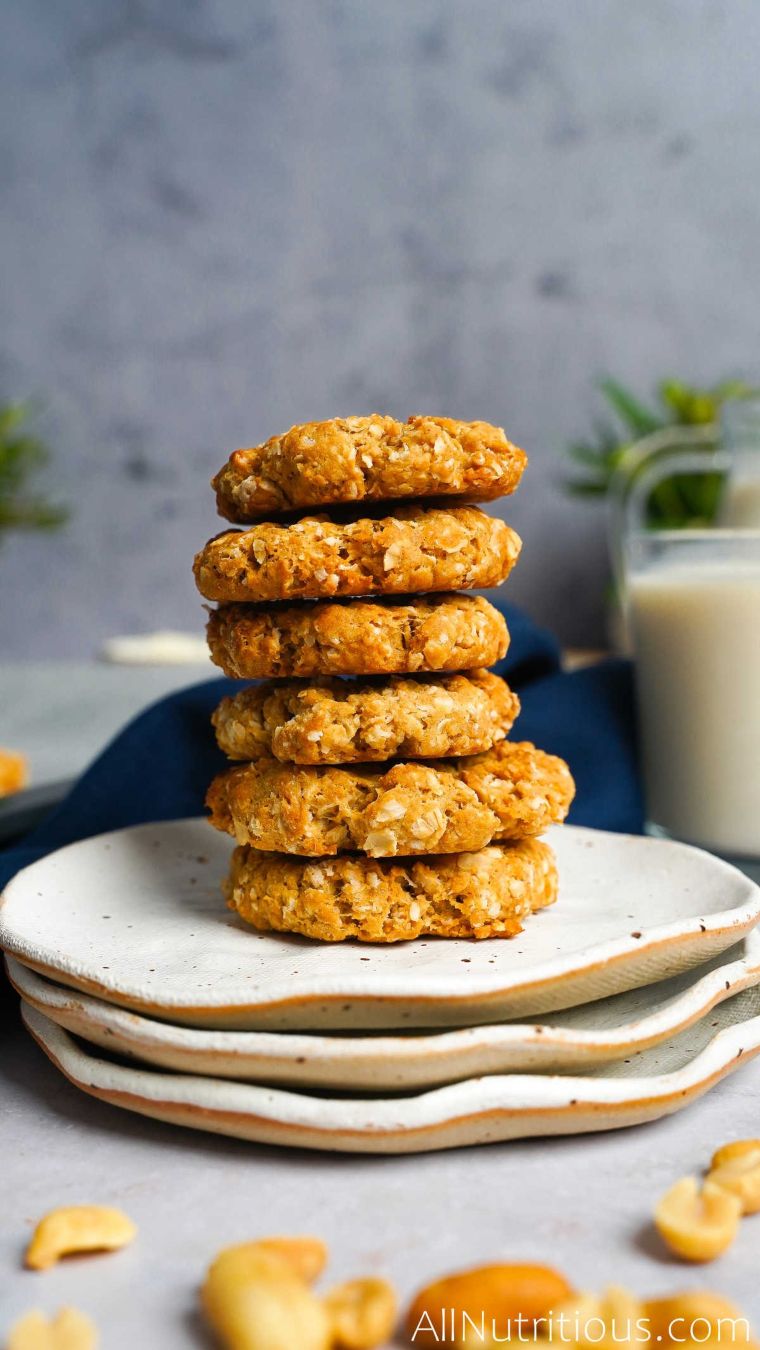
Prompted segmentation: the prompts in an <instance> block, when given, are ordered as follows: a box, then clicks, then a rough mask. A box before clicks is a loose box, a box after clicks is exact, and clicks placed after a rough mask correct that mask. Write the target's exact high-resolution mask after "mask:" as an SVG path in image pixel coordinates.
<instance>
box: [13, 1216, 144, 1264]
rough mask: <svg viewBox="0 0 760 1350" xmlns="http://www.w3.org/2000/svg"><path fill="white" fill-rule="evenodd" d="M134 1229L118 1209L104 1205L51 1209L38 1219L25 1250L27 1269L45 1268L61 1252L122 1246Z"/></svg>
mask: <svg viewBox="0 0 760 1350" xmlns="http://www.w3.org/2000/svg"><path fill="white" fill-rule="evenodd" d="M136 1235H137V1229H136V1228H135V1225H134V1224H133V1223H132V1220H131V1219H128V1218H127V1216H126V1214H122V1212H121V1210H120V1209H109V1208H108V1207H107V1206H105V1205H71V1206H68V1207H67V1208H63V1209H54V1210H51V1212H50V1214H46V1215H45V1217H44V1219H40V1221H39V1223H38V1224H37V1227H36V1228H35V1230H34V1233H33V1234H32V1240H31V1242H30V1243H29V1246H28V1247H27V1251H26V1258H25V1259H26V1265H27V1266H28V1267H29V1268H30V1270H47V1269H48V1267H49V1266H54V1265H55V1263H56V1261H59V1260H60V1258H61V1257H62V1256H70V1255H73V1254H75V1253H77V1254H78V1253H80V1252H113V1251H117V1250H118V1248H119V1247H126V1246H127V1244H128V1243H130V1242H132V1240H133V1239H134V1238H135V1237H136Z"/></svg>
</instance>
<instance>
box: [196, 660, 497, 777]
mask: <svg viewBox="0 0 760 1350" xmlns="http://www.w3.org/2000/svg"><path fill="white" fill-rule="evenodd" d="M519 711H520V701H519V699H518V697H517V695H516V694H514V693H513V692H512V690H511V689H510V688H509V685H507V684H506V683H505V682H504V680H501V679H499V677H498V675H492V674H491V673H490V672H489V671H487V670H470V671H468V672H467V674H466V675H440V676H437V677H430V676H416V677H414V676H412V677H407V678H406V679H404V678H400V677H398V676H397V677H395V678H394V677H391V678H390V679H383V678H379V679H377V678H376V679H374V680H371V681H369V682H365V681H361V682H358V681H354V680H340V679H329V678H328V679H325V678H322V679H319V680H315V681H314V682H312V683H309V684H306V685H304V683H303V682H302V681H301V680H289V681H287V682H285V681H279V682H268V683H266V684H262V685H259V686H258V687H254V688H249V689H242V690H241V691H240V693H239V694H235V696H234V697H233V698H225V699H223V700H222V702H221V703H220V704H219V707H218V708H217V709H216V711H215V712H214V714H213V717H212V719H211V720H212V722H213V724H214V727H215V729H216V739H217V741H218V743H219V746H220V748H221V749H222V750H223V751H224V752H225V754H226V755H228V756H229V758H230V759H236V760H254V759H262V758H266V757H274V758H275V759H278V760H280V761H281V762H282V763H291V764H357V763H363V762H365V761H369V760H387V759H394V758H398V757H403V758H408V759H435V758H438V757H440V756H447V755H449V756H450V755H476V754H477V753H478V752H479V751H482V750H489V749H490V748H491V746H493V745H496V744H497V743H498V742H499V741H502V740H504V737H505V736H506V735H507V733H508V732H509V731H510V729H511V727H512V724H513V723H514V721H515V718H516V717H517V714H518V713H519Z"/></svg>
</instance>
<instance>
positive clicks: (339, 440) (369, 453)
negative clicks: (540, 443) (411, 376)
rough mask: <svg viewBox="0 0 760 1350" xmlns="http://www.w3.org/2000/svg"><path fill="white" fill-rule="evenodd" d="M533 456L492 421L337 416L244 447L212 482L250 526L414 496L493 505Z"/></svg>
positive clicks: (223, 510) (233, 514)
mask: <svg viewBox="0 0 760 1350" xmlns="http://www.w3.org/2000/svg"><path fill="white" fill-rule="evenodd" d="M526 463H527V456H526V454H525V452H524V451H523V450H520V449H519V447H518V446H516V445H513V444H512V443H511V441H508V440H507V437H506V436H505V434H504V432H503V430H502V429H501V427H494V426H491V425H490V424H489V423H488V422H458V421H455V420H454V419H453V418H450V417H419V416H418V417H410V419H409V421H408V422H398V421H396V419H395V418H393V417H381V416H380V415H379V414H372V415H370V416H369V417H335V418H332V419H331V420H330V421H327V422H306V423H304V424H303V425H302V426H295V427H291V429H290V431H288V432H286V433H285V435H284V436H272V437H271V438H270V439H269V440H268V441H265V442H264V444H263V445H256V446H253V447H252V448H250V449H245V450H235V452H234V453H233V454H232V455H231V456H230V458H229V460H228V462H227V463H226V464H225V465H224V467H223V468H222V469H220V471H219V473H218V474H217V475H216V477H215V478H213V479H212V480H211V486H212V487H213V488H214V490H215V492H216V500H217V506H218V509H219V514H220V515H221V516H225V517H226V519H227V520H232V521H236V522H238V523H245V522H247V521H252V520H259V519H261V518H262V517H263V516H266V515H268V514H270V513H271V512H277V511H292V510H294V509H301V508H304V507H312V506H328V505H331V504H335V503H338V502H358V501H394V500H397V499H401V498H408V497H443V496H447V497H448V496H452V497H465V498H470V499H472V500H475V501H493V500H494V498H496V497H502V496H506V495H508V494H509V493H510V492H514V490H515V488H516V487H517V485H518V483H519V481H520V478H521V476H522V473H523V470H524V468H525V465H526Z"/></svg>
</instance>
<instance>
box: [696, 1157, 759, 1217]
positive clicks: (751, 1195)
mask: <svg viewBox="0 0 760 1350" xmlns="http://www.w3.org/2000/svg"><path fill="white" fill-rule="evenodd" d="M708 1180H709V1181H711V1182H712V1183H713V1185H715V1186H722V1187H723V1189H724V1190H726V1191H730V1192H731V1194H732V1195H735V1196H737V1197H738V1199H739V1200H740V1201H741V1205H742V1213H744V1214H757V1213H758V1211H759V1210H760V1140H759V1139H738V1140H737V1141H736V1142H735V1143H733V1144H724V1146H723V1148H719V1149H718V1151H717V1153H715V1154H714V1155H713V1159H712V1163H711V1164H710V1175H709V1177H708Z"/></svg>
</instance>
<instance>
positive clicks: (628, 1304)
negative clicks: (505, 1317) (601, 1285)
mask: <svg viewBox="0 0 760 1350" xmlns="http://www.w3.org/2000/svg"><path fill="white" fill-rule="evenodd" d="M539 1329H540V1334H541V1336H542V1337H543V1338H545V1339H546V1340H547V1341H549V1342H551V1343H553V1344H556V1343H557V1341H559V1343H560V1344H565V1345H578V1346H597V1347H599V1346H601V1347H602V1350H604V1348H605V1347H607V1346H623V1347H625V1346H630V1345H637V1344H643V1343H644V1340H645V1339H646V1320H645V1310H644V1305H643V1303H641V1302H640V1301H639V1299H637V1298H635V1297H634V1295H633V1294H631V1293H629V1291H628V1290H627V1289H622V1288H620V1287H619V1286H618V1285H610V1286H609V1288H608V1289H605V1291H604V1293H603V1294H598V1295H597V1294H588V1293H582V1294H578V1295H575V1296H573V1297H572V1298H569V1299H567V1300H565V1301H563V1302H562V1303H560V1304H558V1305H557V1306H555V1307H554V1308H553V1309H552V1310H551V1315H550V1316H549V1317H548V1318H547V1319H546V1321H545V1322H544V1323H543V1325H541V1326H540V1328H539Z"/></svg>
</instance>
